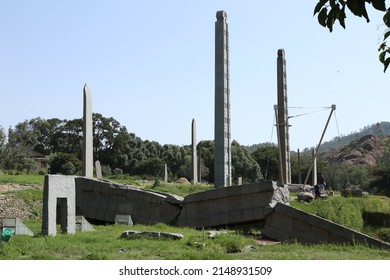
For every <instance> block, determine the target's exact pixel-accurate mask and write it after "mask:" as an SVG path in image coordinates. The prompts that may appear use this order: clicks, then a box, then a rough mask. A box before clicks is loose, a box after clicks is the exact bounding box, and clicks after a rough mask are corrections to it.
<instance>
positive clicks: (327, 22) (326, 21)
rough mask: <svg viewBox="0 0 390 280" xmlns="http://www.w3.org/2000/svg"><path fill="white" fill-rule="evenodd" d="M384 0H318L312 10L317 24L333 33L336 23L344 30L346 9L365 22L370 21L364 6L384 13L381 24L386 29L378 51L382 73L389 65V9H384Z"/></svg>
mask: <svg viewBox="0 0 390 280" xmlns="http://www.w3.org/2000/svg"><path fill="white" fill-rule="evenodd" d="M385 2H386V1H385V0H319V1H318V3H317V5H316V6H315V8H314V15H316V14H317V18H318V22H319V23H320V24H321V25H322V26H324V27H326V28H328V29H329V31H330V32H332V31H333V25H334V24H335V23H336V22H339V24H340V25H341V26H342V27H343V28H344V29H345V28H346V24H345V19H346V17H347V15H346V9H348V10H349V11H350V12H351V13H352V14H354V15H355V16H358V17H363V18H365V19H366V21H367V22H369V21H370V18H369V16H368V12H367V9H366V4H371V5H372V7H373V8H374V9H376V10H378V11H381V12H384V15H383V23H384V24H385V26H386V27H387V30H386V32H385V33H384V35H383V40H382V44H381V45H380V47H379V49H378V51H379V52H380V53H379V60H380V62H381V63H383V66H384V71H385V72H386V70H387V67H388V66H389V64H390V47H389V46H387V39H388V37H389V36H390V30H389V27H390V9H387V8H386V3H385Z"/></svg>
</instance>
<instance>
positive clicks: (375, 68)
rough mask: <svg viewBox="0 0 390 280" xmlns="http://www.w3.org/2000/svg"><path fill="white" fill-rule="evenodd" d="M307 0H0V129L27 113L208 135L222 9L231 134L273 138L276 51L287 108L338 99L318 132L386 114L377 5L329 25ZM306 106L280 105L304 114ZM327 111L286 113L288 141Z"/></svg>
mask: <svg viewBox="0 0 390 280" xmlns="http://www.w3.org/2000/svg"><path fill="white" fill-rule="evenodd" d="M316 2H317V1H316V0H311V1H288V0H283V1H258V0H242V1H233V0H230V1H229V0H225V1H222V0H213V1H210V0H188V1H183V0H176V1H173V0H166V1H158V0H155V1H152V0H143V1H125V0H115V1H96V0H94V1H92V0H83V1H75V0H66V1H65V0H61V1H49V0H46V1H27V0H25V1H18V0H14V1H2V2H1V3H0V26H1V28H0V37H1V44H0V96H1V103H0V104H1V110H0V126H2V127H3V128H4V129H8V127H10V126H12V127H13V126H14V125H15V124H17V123H18V122H21V121H24V120H26V119H31V118H35V117H41V118H44V119H48V118H54V117H55V118H60V119H73V118H80V117H81V116H82V89H83V86H84V84H85V83H87V84H88V85H89V87H90V88H91V91H92V97H93V111H94V112H98V113H101V114H103V115H104V116H106V117H114V118H115V119H116V120H118V121H119V122H120V123H121V124H122V125H125V126H126V127H127V129H128V131H130V132H133V133H135V134H136V135H137V136H139V137H141V138H142V139H143V140H146V139H148V140H153V141H158V142H159V143H160V144H168V143H169V144H177V145H184V144H190V139H191V135H190V131H191V121H192V119H193V118H195V119H196V123H197V140H198V141H200V140H212V139H213V138H214V23H215V20H216V18H215V14H216V12H217V11H218V10H225V11H226V12H227V14H228V23H229V32H230V38H229V39H230V66H231V69H230V83H231V117H232V138H233V139H234V140H237V141H238V142H239V143H240V144H243V145H250V144H256V143H263V142H276V132H275V130H273V129H272V128H273V121H274V110H273V107H274V104H276V100H277V99H276V98H277V95H276V89H277V87H276V58H277V50H278V49H280V48H283V49H284V50H285V52H286V58H287V83H288V103H289V106H290V107H324V106H331V105H332V104H336V105H337V110H336V116H337V123H338V128H339V129H337V126H336V121H335V118H333V119H332V121H331V123H330V126H329V128H328V131H327V133H326V135H325V140H330V139H332V138H333V137H335V136H337V135H338V133H340V134H349V133H350V132H352V131H356V130H358V129H360V128H362V127H364V126H365V125H369V124H373V123H376V122H379V121H389V120H390V113H389V110H388V106H389V102H388V101H389V95H390V91H389V86H388V85H389V73H386V74H384V73H383V68H382V65H381V64H380V63H379V61H378V52H377V48H378V46H379V44H380V42H381V41H380V37H381V35H382V33H383V32H384V27H383V25H382V21H381V17H382V15H381V14H380V13H377V12H376V11H375V10H373V9H369V15H370V17H371V22H370V23H369V24H367V23H366V22H365V20H363V19H360V18H356V17H354V16H352V15H351V14H348V15H347V17H348V18H347V29H346V30H343V29H342V28H341V27H340V26H338V25H337V26H336V27H335V31H334V32H333V33H329V31H328V30H326V29H324V28H323V27H321V26H320V25H319V24H318V22H317V18H316V17H313V9H314V6H315V4H316ZM315 110H316V109H310V108H307V109H290V111H289V114H290V115H291V116H292V115H297V114H303V113H307V112H311V111H315ZM329 113H330V111H329V110H328V111H322V112H319V113H315V114H309V115H305V116H302V117H299V118H293V119H291V122H290V123H291V125H292V127H291V128H290V141H291V148H292V149H293V150H296V149H304V148H306V147H312V146H315V145H316V143H317V142H318V140H319V138H320V136H321V133H322V130H323V128H324V125H325V122H326V119H327V118H328V115H329Z"/></svg>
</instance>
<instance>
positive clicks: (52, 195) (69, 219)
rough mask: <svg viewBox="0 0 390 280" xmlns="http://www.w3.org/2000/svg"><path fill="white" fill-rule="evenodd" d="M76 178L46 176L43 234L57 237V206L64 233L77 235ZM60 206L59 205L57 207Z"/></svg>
mask: <svg viewBox="0 0 390 280" xmlns="http://www.w3.org/2000/svg"><path fill="white" fill-rule="evenodd" d="M75 195H76V192H75V177H73V176H61V175H46V176H45V184H44V188H43V210H42V234H43V235H56V234H57V228H56V218H57V206H59V209H61V229H62V232H63V233H67V234H72V233H76V204H75V203H76V197H75ZM57 204H58V205H57Z"/></svg>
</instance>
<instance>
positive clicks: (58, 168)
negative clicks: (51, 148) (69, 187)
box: [49, 152, 81, 175]
mask: <svg viewBox="0 0 390 280" xmlns="http://www.w3.org/2000/svg"><path fill="white" fill-rule="evenodd" d="M49 165H50V174H64V175H74V174H76V173H77V172H78V171H80V168H81V161H80V160H79V159H78V158H77V157H76V155H74V154H67V153H61V152H59V153H54V154H51V155H50V157H49Z"/></svg>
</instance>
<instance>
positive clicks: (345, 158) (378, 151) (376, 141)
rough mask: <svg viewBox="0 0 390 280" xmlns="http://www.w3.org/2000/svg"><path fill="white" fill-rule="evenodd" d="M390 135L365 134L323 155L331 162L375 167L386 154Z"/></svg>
mask: <svg viewBox="0 0 390 280" xmlns="http://www.w3.org/2000/svg"><path fill="white" fill-rule="evenodd" d="M389 143H390V137H389V136H384V137H380V138H379V137H376V136H374V135H371V134H370V135H365V136H363V137H361V138H360V139H357V140H354V141H352V142H351V143H350V144H348V145H345V146H343V147H342V148H337V149H333V150H331V151H328V152H325V153H324V154H323V157H324V159H325V160H327V161H329V162H331V163H339V164H340V163H344V164H351V165H365V166H369V167H375V166H376V165H377V164H378V162H379V160H381V159H382V157H383V156H384V154H385V150H386V148H385V147H387V146H388V144H389Z"/></svg>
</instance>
